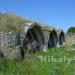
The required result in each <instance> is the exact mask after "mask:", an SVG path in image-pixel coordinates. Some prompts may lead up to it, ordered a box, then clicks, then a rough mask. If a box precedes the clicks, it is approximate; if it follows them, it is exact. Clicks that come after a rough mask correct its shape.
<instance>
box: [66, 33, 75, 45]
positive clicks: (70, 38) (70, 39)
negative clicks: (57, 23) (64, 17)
mask: <svg viewBox="0 0 75 75" xmlns="http://www.w3.org/2000/svg"><path fill="white" fill-rule="evenodd" d="M74 44H75V33H69V34H66V45H74Z"/></svg>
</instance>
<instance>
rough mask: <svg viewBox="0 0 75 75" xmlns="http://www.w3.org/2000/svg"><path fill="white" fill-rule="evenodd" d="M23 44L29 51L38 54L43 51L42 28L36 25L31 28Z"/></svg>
mask: <svg viewBox="0 0 75 75" xmlns="http://www.w3.org/2000/svg"><path fill="white" fill-rule="evenodd" d="M23 44H24V46H25V47H26V48H27V49H28V50H29V51H33V52H36V51H38V50H43V45H44V37H43V33H42V31H41V27H40V26H37V25H34V26H33V27H31V28H29V29H28V31H27V33H26V37H25V39H24V41H23Z"/></svg>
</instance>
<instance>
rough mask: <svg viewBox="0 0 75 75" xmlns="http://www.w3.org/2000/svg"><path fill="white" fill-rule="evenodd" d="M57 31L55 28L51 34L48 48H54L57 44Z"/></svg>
mask: <svg viewBox="0 0 75 75" xmlns="http://www.w3.org/2000/svg"><path fill="white" fill-rule="evenodd" d="M57 41H58V38H57V33H56V31H55V30H52V31H51V32H50V35H49V41H48V48H53V47H56V46H57Z"/></svg>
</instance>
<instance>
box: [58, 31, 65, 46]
mask: <svg viewBox="0 0 75 75" xmlns="http://www.w3.org/2000/svg"><path fill="white" fill-rule="evenodd" d="M64 42H65V36H64V32H61V33H60V35H59V45H63V43H64Z"/></svg>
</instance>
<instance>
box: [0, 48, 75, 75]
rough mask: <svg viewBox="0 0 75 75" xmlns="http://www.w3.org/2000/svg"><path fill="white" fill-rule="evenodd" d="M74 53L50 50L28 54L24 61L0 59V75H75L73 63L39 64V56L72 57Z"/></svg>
mask: <svg viewBox="0 0 75 75" xmlns="http://www.w3.org/2000/svg"><path fill="white" fill-rule="evenodd" d="M74 55H75V51H66V48H63V47H62V48H52V49H49V50H48V52H46V53H44V52H38V53H35V54H30V55H27V56H26V57H25V59H24V60H22V61H19V62H17V61H16V60H5V59H0V75H75V74H74V71H75V68H74V66H75V64H74V61H72V62H70V63H69V64H68V62H67V61H66V62H45V61H43V62H40V59H39V56H47V57H48V56H53V57H55V58H61V57H62V58H63V56H66V57H73V56H74Z"/></svg>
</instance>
